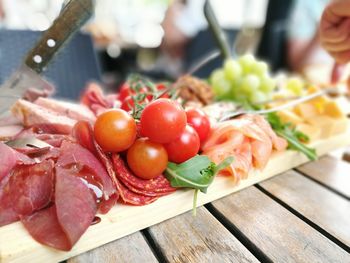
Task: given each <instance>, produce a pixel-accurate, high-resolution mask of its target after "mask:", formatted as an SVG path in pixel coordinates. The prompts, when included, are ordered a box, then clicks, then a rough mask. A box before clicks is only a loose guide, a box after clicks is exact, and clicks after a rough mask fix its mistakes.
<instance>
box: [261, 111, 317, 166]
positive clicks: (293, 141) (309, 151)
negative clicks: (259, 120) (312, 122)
mask: <svg viewBox="0 0 350 263" xmlns="http://www.w3.org/2000/svg"><path fill="white" fill-rule="evenodd" d="M266 117H267V121H268V122H269V123H270V125H271V127H272V129H273V130H274V131H275V132H276V134H277V135H279V136H281V137H283V138H284V139H286V140H287V141H288V148H289V149H293V150H296V151H299V152H301V153H303V154H305V155H306V156H307V157H308V158H309V159H310V160H311V161H314V160H317V154H316V150H315V149H313V148H310V147H308V146H306V145H305V144H304V143H307V142H309V137H308V136H307V135H306V134H304V133H302V132H300V131H298V130H296V129H295V128H294V127H293V125H292V124H291V123H283V122H282V121H281V119H280V117H279V116H278V115H277V114H276V113H275V112H271V113H268V114H267V115H266Z"/></svg>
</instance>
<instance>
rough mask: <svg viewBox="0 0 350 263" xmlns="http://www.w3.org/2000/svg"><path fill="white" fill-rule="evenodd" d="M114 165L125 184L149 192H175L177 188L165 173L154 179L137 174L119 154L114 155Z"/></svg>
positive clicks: (118, 176)
mask: <svg viewBox="0 0 350 263" xmlns="http://www.w3.org/2000/svg"><path fill="white" fill-rule="evenodd" d="M112 160H113V167H114V170H115V172H116V176H117V178H118V179H120V180H121V181H122V182H123V183H124V184H125V185H130V186H132V187H133V188H136V189H139V190H144V191H146V192H147V191H148V192H160V193H164V192H173V191H175V190H176V189H175V188H173V187H171V185H170V183H169V181H168V180H167V179H166V178H165V176H164V175H159V176H157V177H156V178H154V179H150V180H144V179H140V178H138V177H137V176H135V175H134V174H133V173H132V172H131V171H130V170H129V169H128V167H127V166H126V164H125V161H124V160H123V159H122V158H121V157H120V156H119V155H118V154H113V155H112Z"/></svg>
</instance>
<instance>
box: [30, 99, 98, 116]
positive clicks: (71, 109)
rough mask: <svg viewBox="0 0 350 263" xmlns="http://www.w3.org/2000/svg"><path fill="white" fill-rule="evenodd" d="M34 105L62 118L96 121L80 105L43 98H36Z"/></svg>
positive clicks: (87, 110) (90, 112) (85, 108)
mask: <svg viewBox="0 0 350 263" xmlns="http://www.w3.org/2000/svg"><path fill="white" fill-rule="evenodd" d="M34 103H35V104H36V105H39V106H42V107H44V108H46V109H48V110H51V111H54V112H56V113H58V114H60V115H62V116H67V117H69V118H72V119H74V120H85V121H95V120H96V117H95V115H94V113H93V112H92V111H91V110H89V109H88V108H87V107H86V106H85V105H82V104H77V103H72V102H66V101H59V100H54V99H49V98H43V97H40V98H38V99H37V100H36V101H35V102H34Z"/></svg>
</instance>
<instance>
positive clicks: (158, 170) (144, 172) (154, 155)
mask: <svg viewBox="0 0 350 263" xmlns="http://www.w3.org/2000/svg"><path fill="white" fill-rule="evenodd" d="M127 161H128V165H129V167H130V169H131V170H132V171H133V172H134V173H135V175H137V176H138V177H140V178H142V179H152V178H154V177H156V176H158V175H160V174H162V173H163V172H164V170H165V168H166V167H167V164H168V154H167V152H166V150H165V148H164V146H163V145H162V144H160V143H156V142H151V141H150V140H149V139H148V138H140V139H138V140H136V141H135V143H134V144H133V145H132V146H131V147H130V148H129V150H128V153H127Z"/></svg>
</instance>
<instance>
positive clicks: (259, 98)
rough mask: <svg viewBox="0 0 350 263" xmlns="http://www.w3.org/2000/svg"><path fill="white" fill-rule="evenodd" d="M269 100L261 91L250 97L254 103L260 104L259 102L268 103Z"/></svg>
mask: <svg viewBox="0 0 350 263" xmlns="http://www.w3.org/2000/svg"><path fill="white" fill-rule="evenodd" d="M267 99H268V97H267V96H266V95H265V94H264V93H263V92H261V91H259V90H258V91H255V92H253V93H252V94H251V95H250V96H249V100H250V102H252V103H259V102H263V101H266V100H267Z"/></svg>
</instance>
